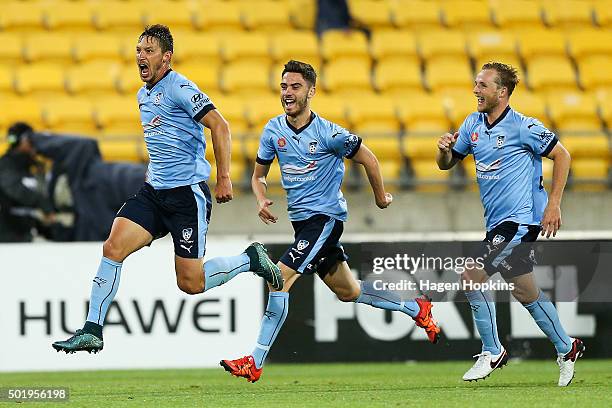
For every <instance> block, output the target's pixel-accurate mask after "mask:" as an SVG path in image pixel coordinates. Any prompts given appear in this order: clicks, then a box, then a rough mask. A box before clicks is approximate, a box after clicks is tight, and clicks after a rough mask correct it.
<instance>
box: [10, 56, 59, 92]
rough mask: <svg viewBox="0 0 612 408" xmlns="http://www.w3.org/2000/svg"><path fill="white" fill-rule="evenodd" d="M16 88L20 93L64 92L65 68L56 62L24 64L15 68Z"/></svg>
mask: <svg viewBox="0 0 612 408" xmlns="http://www.w3.org/2000/svg"><path fill="white" fill-rule="evenodd" d="M15 89H16V90H17V92H19V93H20V94H36V95H42V94H45V95H46V94H58V93H64V92H65V89H64V70H63V69H62V67H61V66H60V65H55V64H33V65H22V66H20V67H19V68H17V69H16V70H15Z"/></svg>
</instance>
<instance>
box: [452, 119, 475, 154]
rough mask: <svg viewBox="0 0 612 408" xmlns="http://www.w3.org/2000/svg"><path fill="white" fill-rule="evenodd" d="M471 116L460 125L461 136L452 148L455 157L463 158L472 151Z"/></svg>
mask: <svg viewBox="0 0 612 408" xmlns="http://www.w3.org/2000/svg"><path fill="white" fill-rule="evenodd" d="M469 119H470V118H469V116H468V117H467V118H466V119H465V120H464V121H463V123H462V124H461V126H460V127H459V136H458V137H457V141H456V142H455V145H454V146H453V148H452V153H453V157H456V158H458V159H460V160H463V159H464V158H465V156H467V155H468V154H470V153H472V145H471V144H470V130H469V123H471V121H470V120H469Z"/></svg>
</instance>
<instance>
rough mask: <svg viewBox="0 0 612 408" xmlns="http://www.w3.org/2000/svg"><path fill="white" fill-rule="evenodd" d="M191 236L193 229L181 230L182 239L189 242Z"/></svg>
mask: <svg viewBox="0 0 612 408" xmlns="http://www.w3.org/2000/svg"><path fill="white" fill-rule="evenodd" d="M192 234H193V228H184V229H183V239H184V240H185V241H187V242H189V239H190V238H191V235H192Z"/></svg>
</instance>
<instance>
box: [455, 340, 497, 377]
mask: <svg viewBox="0 0 612 408" xmlns="http://www.w3.org/2000/svg"><path fill="white" fill-rule="evenodd" d="M474 357H478V360H476V363H474V365H473V366H472V368H470V369H469V370H468V371H467V372H466V373H465V374H464V375H463V381H478V380H482V379H483V378H486V377H488V376H489V375H491V373H492V372H493V371H494V370H495V369H497V368H502V367H503V366H505V365H506V363H508V353H507V352H506V349H505V348H504V347H503V346H502V348H501V353H499V354H497V355H493V354H491V352H490V351H483V352H482V353H480V354H476V355H475V356H474Z"/></svg>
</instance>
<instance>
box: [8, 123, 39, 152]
mask: <svg viewBox="0 0 612 408" xmlns="http://www.w3.org/2000/svg"><path fill="white" fill-rule="evenodd" d="M32 133H34V129H32V126H30V125H28V124H27V123H25V122H15V123H13V124H12V125H11V127H9V128H8V131H7V135H6V141H7V142H8V146H9V150H11V149H13V148H15V147H17V146H19V143H20V142H21V140H22V139H23V138H27V137H30V135H31V134H32Z"/></svg>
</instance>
